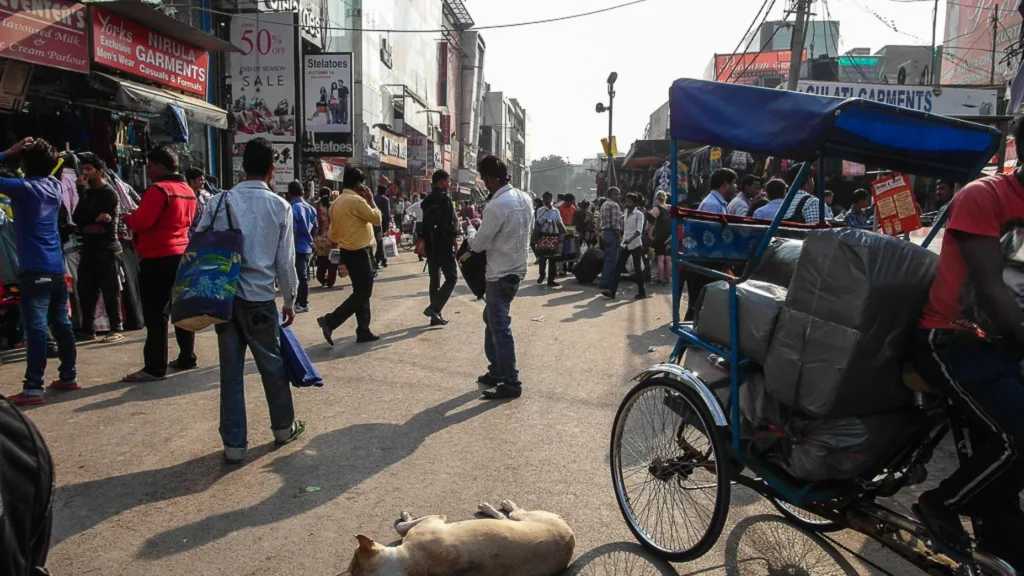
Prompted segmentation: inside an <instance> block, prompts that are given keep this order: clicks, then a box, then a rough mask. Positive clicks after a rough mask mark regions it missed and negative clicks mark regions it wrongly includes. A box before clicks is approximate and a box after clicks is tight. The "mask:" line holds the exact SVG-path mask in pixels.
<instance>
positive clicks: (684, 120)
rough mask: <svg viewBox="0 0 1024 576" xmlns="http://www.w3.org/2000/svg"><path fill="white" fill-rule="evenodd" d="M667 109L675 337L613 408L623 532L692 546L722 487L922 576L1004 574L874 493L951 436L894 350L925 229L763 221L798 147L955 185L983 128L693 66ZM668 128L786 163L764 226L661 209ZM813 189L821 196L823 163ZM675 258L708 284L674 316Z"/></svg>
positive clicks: (721, 504)
mask: <svg viewBox="0 0 1024 576" xmlns="http://www.w3.org/2000/svg"><path fill="white" fill-rule="evenodd" d="M670 106H671V115H670V122H671V131H672V134H671V137H672V138H673V141H672V154H671V161H672V163H673V165H672V171H673V174H672V188H673V190H672V198H671V200H672V204H673V213H672V215H673V230H672V233H673V237H672V243H671V246H672V247H673V250H672V252H673V268H674V270H676V274H674V276H675V279H674V282H673V306H674V310H673V322H672V331H673V332H674V333H675V334H676V335H677V336H678V342H677V344H676V346H675V349H674V350H673V353H672V357H671V358H670V359H669V361H668V362H666V363H663V364H657V365H654V366H651V367H650V368H648V369H647V370H645V371H643V372H642V373H640V374H639V375H637V376H636V378H635V379H634V383H635V385H634V386H633V388H632V389H631V390H630V391H629V392H628V393H627V394H626V397H625V398H624V400H623V402H622V405H621V406H620V408H619V411H618V413H617V414H616V417H615V423H614V427H613V431H612V439H611V463H612V480H613V484H614V487H615V492H616V497H617V499H618V502H619V506H620V508H621V511H622V513H623V516H624V518H625V519H626V521H627V524H628V525H629V528H630V530H631V531H632V532H633V534H634V535H635V536H636V537H637V538H638V540H639V541H640V542H641V543H642V544H643V545H644V546H646V547H647V548H649V549H651V550H652V551H654V552H656V553H658V554H660V555H661V556H663V557H664V558H666V559H669V560H673V561H685V560H690V559H693V558H696V557H699V556H701V555H703V554H704V553H706V552H707V551H708V550H709V549H710V548H711V547H712V546H713V545H714V544H715V542H716V541H717V539H718V537H719V535H720V534H721V532H722V530H723V527H724V525H725V520H726V517H727V515H728V510H729V496H730V491H731V487H732V485H734V484H739V485H742V486H745V487H748V488H750V489H752V490H754V491H756V492H758V493H760V494H762V495H763V496H765V497H766V498H768V499H770V500H771V501H772V502H773V503H774V504H775V506H776V507H777V508H778V509H779V510H780V511H781V512H782V513H783V515H785V516H786V517H787V518H789V519H790V520H791V521H793V522H795V523H796V524H798V525H799V526H801V527H803V528H806V529H809V530H812V531H829V530H840V529H852V530H856V531H859V532H861V533H863V534H865V535H867V536H869V537H871V538H874V539H875V540H877V541H879V542H880V543H882V544H883V545H885V546H886V547H888V548H889V549H891V550H893V551H894V552H896V553H897V554H899V555H901V556H903V557H904V558H906V559H907V560H909V561H910V562H911V563H913V564H915V565H916V566H918V567H920V568H922V569H923V570H925V571H927V572H930V573H936V574H982V573H983V574H1005V575H1009V574H1016V572H1015V571H1014V570H1013V568H1011V567H1010V566H1009V564H1007V563H1006V562H1004V561H1002V560H1000V559H999V558H996V557H995V556H993V555H991V554H988V553H986V552H984V551H982V550H980V549H977V548H976V547H975V548H973V549H972V550H970V551H967V552H966V553H965V554H961V553H960V552H961V551H959V550H951V549H948V548H947V547H945V546H944V545H943V543H942V542H940V541H938V540H937V539H936V538H934V537H933V536H934V534H933V533H932V532H930V530H929V529H928V528H926V526H925V524H923V523H921V522H919V521H918V519H915V518H913V517H911V516H907V515H904V514H902V513H900V512H897V511H895V510H892V509H890V508H888V507H886V506H885V505H883V504H882V503H880V502H878V499H883V498H887V497H891V496H893V495H895V494H896V493H897V492H898V491H900V490H901V489H903V488H905V487H907V486H911V485H916V484H920V483H922V482H923V481H924V479H925V477H926V476H927V472H926V470H925V464H927V463H928V461H929V460H930V458H931V456H932V454H933V452H934V450H935V448H936V446H938V444H939V443H940V442H941V441H942V440H943V439H944V438H945V436H946V435H947V434H948V433H949V432H950V431H952V433H953V435H954V438H955V439H956V441H957V447H958V450H965V449H966V448H965V446H966V445H967V444H969V443H966V442H964V441H963V440H964V438H965V435H966V430H965V429H964V427H963V426H962V425H961V421H960V420H959V419H958V418H957V417H956V415H955V414H954V413H953V411H952V409H951V407H950V403H949V402H948V401H947V400H946V399H945V398H943V397H941V396H939V395H937V394H935V393H934V392H933V391H932V390H931V389H930V388H929V387H928V386H927V384H926V383H925V382H923V381H922V379H921V378H920V377H919V376H917V375H916V374H914V373H913V371H912V370H911V369H909V368H908V362H907V355H908V350H907V344H906V343H907V341H908V339H909V337H910V335H911V332H912V331H913V330H914V328H915V326H916V323H917V321H918V319H919V318H920V316H921V312H922V309H923V307H924V305H925V302H926V301H927V299H928V294H929V289H930V288H931V286H932V283H933V280H934V279H935V276H936V270H937V266H938V258H937V257H936V255H935V254H934V253H932V252H930V251H929V250H927V249H926V247H927V244H928V243H929V241H930V240H931V239H932V237H933V236H934V232H933V233H932V234H930V235H929V237H928V239H927V240H926V241H925V243H924V244H925V246H924V247H920V246H917V245H915V244H913V243H910V242H907V241H905V240H902V239H900V238H898V237H893V236H888V235H884V234H878V233H874V232H871V231H866V230H859V229H856V228H834V229H833V228H830V227H829V226H828V224H818V225H813V224H812V225H808V224H790V223H783V216H784V215H785V214H786V211H787V209H788V208H789V206H790V205H791V204H792V202H793V201H794V198H795V196H797V193H798V191H799V190H800V188H801V186H802V185H803V183H804V181H805V180H806V179H807V178H808V175H809V173H810V171H811V168H812V164H813V163H814V162H815V161H816V162H817V163H818V164H819V166H820V165H822V164H823V161H824V160H823V159H824V158H825V157H830V158H838V159H843V160H850V161H855V162H860V163H863V164H868V165H871V166H878V167H881V168H885V169H889V170H894V171H899V172H903V173H907V174H918V175H922V176H932V177H938V178H947V179H951V180H954V181H958V182H967V181H969V180H973V179H974V178H975V177H976V176H977V175H978V174H979V173H980V171H981V169H982V167H983V166H984V165H985V163H986V162H987V161H988V159H989V158H991V157H992V154H993V151H994V150H995V149H996V148H997V146H998V141H999V138H1001V134H1000V133H999V132H998V131H996V130H994V129H991V128H988V127H985V126H981V125H977V124H972V123H969V122H964V121H959V120H954V119H950V118H945V117H941V116H933V115H929V114H925V113H920V112H916V111H911V110H907V109H903V108H897V107H893V106H887V105H885V104H880V103H877V102H872V101H865V100H860V99H849V100H842V99H837V98H828V97H819V96H814V95H807V94H799V93H792V92H785V91H779V90H767V89H761V88H756V87H749V86H738V85H732V84H721V83H715V82H706V81H699V80H685V79H684V80H678V81H676V82H675V83H674V85H673V86H672V89H671V91H670ZM752 126H761V127H762V128H761V129H760V130H752V129H751V127H752ZM676 140H680V141H687V142H699V143H706V144H709V145H714V146H721V147H723V148H724V147H728V148H733V149H742V150H746V151H749V152H751V153H756V154H766V155H774V156H780V157H785V158H792V159H794V160H797V161H802V162H803V166H802V168H801V169H800V172H799V175H798V176H797V178H796V179H795V180H794V181H793V182H791V183H790V189H789V193H788V194H787V195H786V198H785V200H784V202H783V205H782V207H781V208H780V209H779V211H778V213H777V215H776V216H775V218H774V220H773V221H772V222H771V223H770V224H768V223H766V222H765V221H758V220H753V219H749V218H734V217H727V216H723V215H720V214H708V213H704V212H699V211H695V210H689V209H685V208H680V207H679V205H680V203H681V202H682V201H684V199H685V198H686V196H687V189H686V183H687V173H686V170H687V167H686V165H685V164H684V163H682V162H680V161H678V159H677V156H676ZM817 186H818V189H817V194H818V198H819V199H821V198H822V197H823V194H824V179H823V178H819V179H818V180H817ZM941 225H942V219H941V218H940V219H939V221H938V222H936V228H938V227H939V226H941ZM711 263H714V266H710V267H709V264H711ZM681 270H687V271H689V272H690V273H691V274H692V273H699V274H702V275H705V276H709V277H711V278H712V279H714V280H715V282H712V283H711V284H709V285H707V287H706V288H704V290H703V292H702V293H701V295H700V300H699V301H698V302H697V303H696V308H695V310H696V315H695V319H694V321H693V322H684V321H683V320H682V319H681V313H680V306H681V304H682V294H683V292H682V286H681V284H682V282H681V280H680V274H679V271H681ZM1022 276H1024V275H1022ZM645 412H655V414H654V415H651V414H650V413H645ZM652 486H653V487H652Z"/></svg>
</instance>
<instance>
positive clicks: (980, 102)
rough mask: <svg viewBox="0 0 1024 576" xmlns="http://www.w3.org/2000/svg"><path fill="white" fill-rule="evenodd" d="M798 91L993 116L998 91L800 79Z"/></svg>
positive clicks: (924, 109)
mask: <svg viewBox="0 0 1024 576" xmlns="http://www.w3.org/2000/svg"><path fill="white" fill-rule="evenodd" d="M797 91H799V92H807V93H808V94H817V95H818V96H834V97H836V98H864V99H866V100H874V101H876V102H882V103H885V104H891V105H893V106H899V107H900V108H909V109H910V110H919V111H921V112H930V113H932V114H941V115H943V116H992V115H994V114H995V113H996V97H997V94H996V93H997V91H996V90H994V89H992V90H989V89H985V88H949V87H947V86H900V85H894V84H854V83H846V82H815V81H810V80H801V81H800V83H799V84H797Z"/></svg>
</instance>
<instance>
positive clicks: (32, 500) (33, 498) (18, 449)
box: [0, 396, 54, 576]
mask: <svg viewBox="0 0 1024 576" xmlns="http://www.w3.org/2000/svg"><path fill="white" fill-rule="evenodd" d="M53 487H54V478H53V460H52V459H51V458H50V451H49V449H48V448H47V447H46V442H45V441H43V437H42V436H41V435H40V434H39V430H37V429H36V427H35V426H34V425H33V424H32V422H30V421H29V420H28V418H26V417H25V415H24V414H22V413H21V411H20V410H18V409H17V408H15V407H14V405H13V404H11V403H10V402H9V401H8V400H7V398H4V397H3V396H0V574H4V575H11V576H42V575H45V574H49V572H47V571H46V568H44V565H45V564H46V555H47V552H48V551H49V549H50V533H51V529H52V526H53Z"/></svg>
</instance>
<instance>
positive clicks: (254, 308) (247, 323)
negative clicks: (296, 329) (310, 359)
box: [216, 297, 295, 448]
mask: <svg viewBox="0 0 1024 576" xmlns="http://www.w3.org/2000/svg"><path fill="white" fill-rule="evenodd" d="M280 323H281V322H280V316H279V315H278V312H277V304H276V303H275V302H274V301H273V300H270V301H267V302H249V301H247V300H243V299H241V298H238V297H236V298H235V303H234V307H233V309H232V319H231V321H230V322H225V323H223V324H218V325H217V326H216V331H217V347H218V348H219V349H220V437H221V440H223V442H224V445H225V446H228V447H231V448H246V447H247V444H248V441H247V438H246V432H247V430H246V421H245V349H246V347H248V348H249V350H250V351H251V352H252V358H253V360H255V361H256V368H257V369H258V370H259V371H260V377H261V378H262V379H263V392H264V393H265V394H266V395H267V405H268V406H269V407H270V428H271V430H275V431H276V430H288V429H289V428H291V425H292V421H294V420H295V409H294V407H293V406H292V391H291V388H289V383H288V375H287V374H286V373H285V369H284V360H283V359H282V358H281V339H280Z"/></svg>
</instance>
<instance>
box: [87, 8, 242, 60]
mask: <svg viewBox="0 0 1024 576" xmlns="http://www.w3.org/2000/svg"><path fill="white" fill-rule="evenodd" d="M87 4H92V5H95V6H99V7H101V8H103V9H104V10H106V11H108V12H113V13H114V14H117V15H118V16H120V17H122V18H126V19H128V20H134V21H135V22H138V23H139V24H142V25H143V26H146V27H147V28H150V29H152V30H159V31H160V33H161V34H164V35H166V36H170V37H171V38H176V39H178V40H181V41H182V42H184V43H186V44H191V45H193V46H195V47H196V48H202V49H203V50H207V51H209V52H241V49H240V48H238V47H237V46H235V45H234V44H232V43H230V42H227V41H224V40H221V39H220V38H217V37H216V36H213V35H212V34H207V33H206V32H203V31H202V30H200V29H198V28H194V27H192V26H190V25H188V24H187V23H185V22H182V21H181V20H178V19H177V18H174V17H172V16H168V15H167V14H164V13H163V12H158V11H157V10H155V6H159V4H157V5H154V4H150V3H148V2H142V1H140V0H114V1H111V2H107V1H101V2H95V1H94V2H87Z"/></svg>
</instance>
